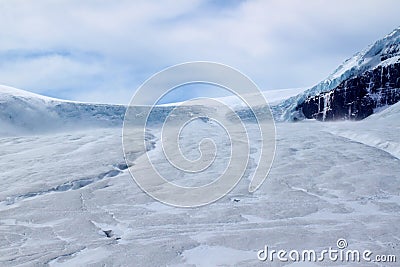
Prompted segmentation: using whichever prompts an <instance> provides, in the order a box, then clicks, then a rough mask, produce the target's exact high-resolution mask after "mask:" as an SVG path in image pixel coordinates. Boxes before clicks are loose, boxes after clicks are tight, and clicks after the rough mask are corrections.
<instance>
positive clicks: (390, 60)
mask: <svg viewBox="0 0 400 267" xmlns="http://www.w3.org/2000/svg"><path fill="white" fill-rule="evenodd" d="M399 62H400V27H399V28H397V29H395V30H394V31H393V32H392V33H390V34H388V35H387V36H385V37H384V38H382V39H380V40H378V41H376V42H375V43H374V44H372V45H370V46H369V47H368V48H367V49H365V50H363V51H361V52H359V53H357V54H355V55H354V56H353V57H352V58H350V59H347V60H346V61H345V62H344V63H343V64H341V65H340V66H339V67H338V68H337V69H336V70H335V71H334V72H333V73H332V74H331V75H329V76H328V77H327V78H326V79H325V80H323V81H321V82H320V83H319V84H317V85H315V86H314V87H312V88H310V89H308V90H306V91H304V92H303V93H300V94H298V95H297V96H294V97H291V98H289V99H287V100H284V101H282V102H281V103H279V104H278V105H276V106H274V107H273V110H274V113H275V115H276V118H277V120H296V119H302V118H304V115H305V114H304V113H303V111H302V104H303V103H304V102H305V101H306V100H307V99H308V98H310V97H314V96H317V95H319V94H321V93H328V94H329V95H326V96H325V97H324V96H323V95H321V96H319V97H318V99H317V100H316V101H314V102H315V103H316V106H317V108H318V106H319V108H318V110H317V112H316V113H313V114H311V117H315V118H321V119H325V118H326V111H327V110H330V109H331V107H327V105H328V104H329V100H331V99H330V98H329V96H330V94H331V93H330V91H331V90H333V89H335V88H337V87H338V86H342V88H344V89H347V88H345V87H346V85H345V84H342V83H345V82H346V81H347V80H349V79H352V78H355V77H359V76H361V75H363V74H364V73H366V72H367V71H370V72H373V71H374V70H378V69H379V70H381V72H382V75H381V77H377V76H376V75H375V78H374V79H375V80H373V81H371V82H373V83H375V84H376V83H377V81H378V80H379V79H381V78H382V77H383V76H386V77H388V76H390V71H387V70H388V69H390V68H393V67H391V66H393V65H395V64H397V63H399ZM385 70H386V72H385ZM397 70H398V68H397V67H396V71H397ZM397 75H398V72H397ZM396 78H398V76H397V77H396ZM393 80H394V82H395V83H396V82H397V81H398V80H396V79H394V77H393V76H392V77H391V80H390V81H388V82H389V83H390V82H391V81H393ZM369 85H371V83H370V84H369ZM357 86H358V85H357V84H356V85H355V86H354V87H357ZM380 86H381V87H383V86H385V84H384V83H383V84H380ZM390 86H392V87H390ZM394 86H396V85H394ZM372 87H373V86H372ZM372 87H371V88H372ZM389 87H390V88H389V89H392V88H393V82H392V84H389ZM358 88H359V87H358ZM397 88H398V87H397ZM365 89H366V90H368V89H370V88H369V87H368V88H365ZM374 93H376V92H374ZM351 101H352V100H351ZM351 101H350V102H351ZM397 101H398V100H397ZM320 102H321V103H320ZM321 104H322V105H321ZM331 104H332V103H331ZM346 104H348V103H346ZM381 104H382V103H378V104H377V105H376V107H380V106H381ZM324 105H325V106H324ZM376 107H375V108H376ZM351 113H354V110H353V112H351ZM315 114H318V115H315ZM324 114H325V115H324ZM307 115H308V114H307ZM368 115H370V114H368ZM306 117H307V116H306ZM350 117H351V116H350ZM362 117H363V116H362ZM336 118H337V117H336ZM341 118H345V117H344V116H341Z"/></svg>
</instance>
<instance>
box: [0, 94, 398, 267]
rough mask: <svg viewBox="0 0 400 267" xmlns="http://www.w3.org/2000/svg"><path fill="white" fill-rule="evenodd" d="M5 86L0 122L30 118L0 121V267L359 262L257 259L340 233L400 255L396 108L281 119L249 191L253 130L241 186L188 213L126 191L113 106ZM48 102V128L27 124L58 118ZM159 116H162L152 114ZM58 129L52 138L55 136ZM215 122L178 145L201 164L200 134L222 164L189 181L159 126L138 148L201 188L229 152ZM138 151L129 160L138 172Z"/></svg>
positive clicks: (129, 187)
mask: <svg viewBox="0 0 400 267" xmlns="http://www.w3.org/2000/svg"><path fill="white" fill-rule="evenodd" d="M7 90H8V91H6V90H3V92H5V93H4V94H3V96H2V97H0V101H3V102H2V103H0V105H4V103H6V106H5V107H4V106H3V112H0V116H3V115H4V114H6V113H5V112H4V110H7V112H9V111H10V109H9V108H12V109H13V108H15V110H18V111H21V110H24V109H25V108H29V107H33V110H34V111H35V112H33V114H29V112H23V113H21V114H20V116H22V117H20V118H23V119H24V120H22V121H24V122H25V123H27V124H26V125H18V124H17V125H16V124H15V123H13V122H12V121H10V120H9V121H8V122H9V124H8V126H7V127H8V128H6V127H5V124H2V125H1V126H2V128H1V130H2V131H3V135H0V136H1V137H0V170H1V172H0V266H43V265H44V266H46V265H49V266H218V265H220V266H326V265H335V266H354V265H355V264H354V263H352V262H351V263H342V262H340V263H336V264H333V263H329V262H323V263H312V264H311V263H307V264H306V265H304V264H303V263H299V264H292V263H291V262H287V263H279V262H277V261H275V262H272V263H270V262H259V261H258V260H257V251H258V250H260V249H263V248H264V246H265V245H268V246H269V247H270V248H272V249H286V250H291V249H298V250H302V249H315V250H322V249H326V248H328V247H335V245H336V241H337V239H338V238H346V239H347V241H348V243H349V248H351V249H362V250H363V249H369V250H371V251H373V252H374V253H375V254H394V255H397V258H398V259H399V257H400V255H399V251H400V250H399V248H400V234H399V233H400V193H399V192H400V175H399V173H400V164H399V163H400V159H399V154H400V150H399V144H400V135H399V134H398V133H399V130H400V124H399V121H400V118H399V117H400V104H396V105H393V106H391V107H389V108H387V109H385V110H383V111H381V112H380V113H377V114H374V115H372V116H371V117H369V118H368V119H366V120H364V121H361V122H342V123H339V122H336V123H333V122H332V123H320V122H317V121H312V120H310V121H302V122H299V123H278V124H277V137H276V141H277V151H276V157H275V161H274V164H273V166H272V169H271V172H270V175H269V177H268V178H267V180H266V181H265V183H264V184H263V186H261V188H260V189H259V190H258V191H256V192H255V193H253V194H250V193H249V192H248V185H249V179H248V177H249V176H250V175H251V173H252V172H254V170H255V167H256V163H257V158H258V157H259V151H258V150H257V144H259V143H260V137H259V136H258V135H257V134H255V131H253V130H252V129H251V127H252V126H250V128H249V129H250V131H249V136H250V139H251V144H250V145H251V146H250V163H251V164H249V166H248V170H247V171H246V173H245V177H244V178H243V179H242V180H241V182H240V183H239V184H238V186H237V187H236V188H235V189H234V190H233V191H232V192H231V193H229V194H228V195H227V196H225V197H224V198H222V199H220V200H219V201H217V202H215V203H213V204H211V205H208V206H205V207H200V208H192V209H183V208H175V207H171V206H166V205H164V204H162V203H159V202H157V201H155V200H153V199H152V198H150V197H149V196H148V195H146V194H145V193H144V192H143V191H142V190H141V189H140V188H139V187H138V186H137V185H136V184H135V183H134V181H133V179H132V178H131V176H130V174H129V172H128V169H127V168H128V166H127V165H126V163H125V160H124V157H123V152H122V141H121V129H120V127H118V126H120V125H119V123H120V122H121V121H120V120H121V119H118V118H117V117H116V114H119V113H118V112H120V111H118V108H119V107H117V106H107V105H100V106H91V105H90V104H83V103H75V104H74V103H72V102H63V101H61V102H63V104H62V105H61V106H58V104H60V103H61V102H58V100H53V99H47V98H42V97H40V96H39V97H36V96H35V95H31V94H25V93H24V92H22V91H17V93H15V91H13V89H7ZM14 93H15V94H14ZM6 95H7V96H6ZM15 101H16V102H15ZM20 101H22V102H20ZM16 103H19V104H18V105H17V106H16V105H15V104H16ZM54 107H60V109H59V113H57V112H56V113H54V114H55V115H54V116H55V117H54V118H52V119H49V120H50V121H49V124H46V123H42V124H41V122H42V120H38V121H34V122H35V123H34V124H32V125H29V122H30V121H31V120H36V119H38V118H40V119H43V118H42V116H47V117H45V118H49V116H52V114H53V113H52V111H54V110H56V109H54ZM21 108H22V109H21ZM48 108H50V111H49V110H48ZM198 108H202V107H196V108H194V107H185V109H183V111H185V112H193V111H196V109H198ZM203 108H204V107H203ZM99 110H100V111H101V110H103V111H104V112H103V113H100V114H99V113H98V112H99ZM167 111H168V107H164V108H160V109H158V110H157V112H156V114H155V117H156V119H157V118H162V117H163V116H164V115H165V114H166V112H167ZM41 112H42V113H41ZM95 114H98V116H96V115H95ZM94 115H95V116H94ZM29 116H32V117H29ZM1 118H2V120H0V122H1V123H4V122H5V121H7V120H4V117H1ZM178 119H179V118H178ZM45 121H46V120H45ZM14 122H15V121H14ZM81 123H83V124H81ZM40 124H41V127H42V128H40V127H39V128H38V129H36V130H35V129H32V128H29V127H28V126H35V125H36V126H40ZM54 124H55V125H57V127H59V128H57V131H53V130H50V129H54V128H51V127H53V126H54ZM211 124H212V122H209V121H202V120H200V121H197V122H196V123H194V124H193V125H192V126H193V127H194V128H193V129H192V130H191V132H190V133H188V134H185V133H183V135H182V138H181V139H182V140H181V142H182V146H183V151H184V152H185V154H186V155H187V156H188V157H189V158H196V156H198V150H197V148H198V147H197V145H196V142H198V140H200V139H201V138H202V137H204V135H205V134H209V135H210V137H213V138H214V139H216V141H217V142H218V145H219V149H220V152H221V154H220V155H219V157H220V158H221V161H220V162H219V161H217V162H216V163H217V164H216V165H215V166H213V167H212V168H210V169H209V170H208V172H206V173H204V175H202V176H196V177H192V176H191V175H188V174H182V173H177V172H176V170H175V169H174V168H170V166H168V164H167V163H166V162H165V161H163V157H162V152H161V150H160V132H159V129H157V128H151V129H150V134H149V135H148V136H147V141H148V142H149V143H150V145H148V146H146V147H147V148H148V149H151V151H150V153H149V154H150V155H151V157H153V158H154V159H155V160H157V167H158V168H159V169H160V171H162V172H164V173H165V174H166V175H167V176H168V177H170V178H171V180H172V181H174V182H176V183H182V184H184V185H199V184H204V183H208V182H210V181H212V179H213V178H214V175H216V174H218V173H220V172H222V171H223V170H224V164H225V163H226V157H227V156H228V154H229V149H227V147H226V146H225V145H226V144H227V141H226V140H225V139H224V138H222V137H219V135H220V133H219V132H218V131H217V130H214V129H213V128H212V127H213V125H211ZM69 125H77V126H78V127H76V128H75V129H73V131H72V130H70V129H69V128H68V127H69ZM250 125H251V123H250ZM84 126H85V127H84ZM154 126H156V125H151V127H154ZM253 126H254V125H253ZM209 127H211V128H209ZM8 130H9V131H8ZM16 130H18V131H21V132H17V131H16ZM16 133H19V134H21V133H23V135H18V136H17V135H16ZM139 141H140V140H139ZM132 142H138V141H137V140H136V141H132ZM152 142H154V143H152ZM138 147H140V146H138ZM143 153H144V151H140V150H138V151H136V152H135V154H134V156H135V157H136V158H137V160H135V162H134V163H135V164H138V165H140V157H142V156H143ZM139 167H140V166H139ZM359 266H365V263H360V264H359ZM368 266H384V265H380V264H378V263H370V264H369V265H368ZM392 266H395V264H393V265H392Z"/></svg>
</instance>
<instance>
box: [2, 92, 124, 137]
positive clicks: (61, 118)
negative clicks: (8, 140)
mask: <svg viewBox="0 0 400 267" xmlns="http://www.w3.org/2000/svg"><path fill="white" fill-rule="evenodd" d="M124 113H125V107H124V106H121V105H105V104H90V103H80V102H72V101H64V100H60V99H55V98H50V97H45V96H41V95H37V94H33V93H30V92H26V91H23V90H19V89H16V88H12V87H8V86H0V124H1V127H0V134H1V135H14V134H17V133H18V134H25V133H45V132H56V131H62V130H65V129H68V130H74V129H84V128H88V127H110V126H120V125H121V124H122V120H123V117H124Z"/></svg>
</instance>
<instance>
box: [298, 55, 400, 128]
mask: <svg viewBox="0 0 400 267" xmlns="http://www.w3.org/2000/svg"><path fill="white" fill-rule="evenodd" d="M382 60H386V59H382ZM399 101H400V59H397V61H396V62H394V63H393V64H382V65H378V66H377V67H376V68H374V69H373V70H369V71H366V72H364V73H363V74H361V75H360V76H357V77H354V78H350V79H348V80H345V81H343V82H342V83H340V84H339V85H338V86H337V87H336V88H334V89H333V90H330V91H328V92H324V93H320V94H318V95H315V96H311V97H308V98H307V99H306V100H305V101H304V102H303V103H301V104H300V105H299V106H298V107H297V109H298V110H299V111H301V112H302V113H303V114H304V116H305V117H306V118H308V119H318V120H322V121H325V120H341V119H352V120H361V119H364V118H366V117H368V116H369V115H371V114H373V113H374V110H376V109H379V108H382V107H384V106H387V105H393V104H395V103H396V102H399Z"/></svg>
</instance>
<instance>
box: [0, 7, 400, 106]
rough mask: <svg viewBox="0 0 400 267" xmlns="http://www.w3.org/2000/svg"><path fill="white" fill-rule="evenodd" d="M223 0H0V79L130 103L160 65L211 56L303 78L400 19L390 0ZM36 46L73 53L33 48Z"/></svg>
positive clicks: (265, 83)
mask: <svg viewBox="0 0 400 267" xmlns="http://www.w3.org/2000/svg"><path fill="white" fill-rule="evenodd" d="M222 3H223V2H217V1H216V2H211V1H210V2H207V1H197V0H196V1H184V0H181V1H157V2H156V1H128V0H123V1H94V0H92V1H78V0H62V1H50V0H38V1H23V0H14V1H7V0H0V11H1V13H2V21H1V23H0V32H1V33H2V34H1V35H0V61H1V63H0V83H6V84H9V85H13V86H17V87H21V88H22V89H28V90H31V91H35V92H42V93H43V92H44V93H48V92H51V94H52V95H53V96H57V94H58V95H60V96H62V97H68V98H72V99H80V100H85V101H91V100H93V101H104V102H110V101H111V102H120V103H127V101H128V100H129V97H127V96H129V95H131V94H132V91H133V89H134V88H136V87H137V86H138V85H139V84H140V83H141V82H143V81H144V80H145V79H146V78H148V77H149V76H150V75H152V74H153V73H155V72H157V71H159V70H161V69H162V68H164V67H167V66H170V65H173V64H177V63H181V62H183V61H190V60H211V61H218V62H221V63H226V64H230V65H232V66H233V67H236V68H238V69H240V70H242V71H243V72H245V73H246V74H247V75H249V76H250V77H251V78H253V79H254V80H255V81H256V82H257V83H258V85H259V86H260V87H261V88H263V89H268V88H287V87H299V86H308V85H313V84H315V83H317V82H318V81H319V80H320V79H322V78H324V77H325V76H326V75H327V74H329V73H330V72H331V71H333V69H334V68H336V66H337V65H338V64H339V63H340V62H341V61H343V60H344V59H345V58H347V57H349V56H351V55H352V54H353V53H355V52H357V51H359V50H360V49H363V48H365V47H366V46H367V45H368V44H369V43H371V42H373V41H374V40H376V39H378V38H380V37H383V36H384V35H385V34H387V33H389V32H390V31H391V30H392V29H393V28H395V27H397V26H399V25H398V10H400V2H398V1H395V0H393V1H392V0H383V1H378V0H375V1H344V0H337V1H322V0H321V1H319V0H310V1H300V0H298V1H295V0H291V1H289V0H285V1H278V0H276V1H242V2H233V1H232V2H230V3H233V4H230V5H228V4H226V3H224V4H223V5H222ZM228 3H229V2H228ZM10 51H13V55H15V54H18V53H20V54H21V56H17V58H16V57H15V56H14V57H13V56H4V55H8V54H9V52H10ZM36 51H40V52H46V51H67V52H68V53H71V54H72V56H71V55H69V54H68V53H67V55H63V54H61V55H56V56H54V55H53V56H48V55H46V53H44V55H43V56H37V57H29V53H32V52H36ZM86 53H89V54H94V55H97V56H96V57H94V58H92V59H90V60H87V59H86V57H85V54H86ZM2 55H3V57H2ZM24 56H26V58H24ZM77 87H81V88H79V89H78V88H77ZM110 92H112V93H110Z"/></svg>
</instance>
